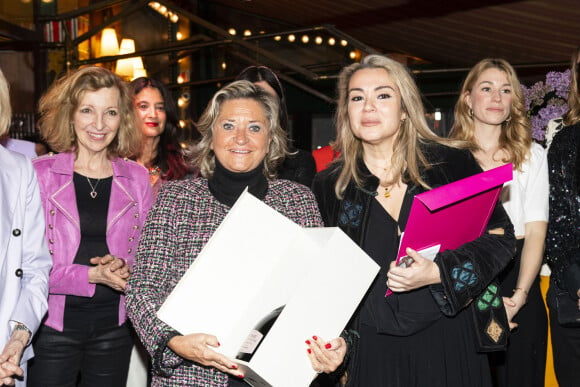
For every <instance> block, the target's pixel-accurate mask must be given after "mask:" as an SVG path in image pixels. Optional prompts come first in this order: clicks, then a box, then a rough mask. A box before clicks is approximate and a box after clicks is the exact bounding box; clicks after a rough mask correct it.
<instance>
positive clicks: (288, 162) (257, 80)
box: [236, 66, 316, 187]
mask: <svg viewBox="0 0 580 387" xmlns="http://www.w3.org/2000/svg"><path fill="white" fill-rule="evenodd" d="M240 79H242V80H246V81H250V82H252V83H253V84H255V85H256V86H258V87H259V88H261V89H262V90H264V91H266V92H267V93H269V94H270V95H273V96H275V97H278V102H279V106H280V111H279V112H278V117H279V120H280V126H281V127H282V129H284V130H285V131H286V133H288V130H290V126H289V125H290V123H289V122H288V111H287V109H286V96H285V95H284V89H283V88H282V84H281V83H280V79H278V77H277V76H276V74H275V73H274V71H272V70H271V69H270V68H268V67H266V66H250V67H246V68H245V69H244V70H242V72H241V73H240V74H238V76H237V77H236V80H240ZM288 150H289V155H288V156H286V159H285V160H284V162H283V163H282V164H281V165H280V166H279V167H278V171H277V173H278V178H279V179H286V180H292V181H295V182H297V183H300V184H303V185H305V186H307V187H310V185H311V184H312V179H313V178H314V175H315V174H316V163H315V161H314V157H312V154H311V153H310V152H306V151H304V150H302V149H296V148H294V147H293V146H292V144H291V142H290V141H289V142H288Z"/></svg>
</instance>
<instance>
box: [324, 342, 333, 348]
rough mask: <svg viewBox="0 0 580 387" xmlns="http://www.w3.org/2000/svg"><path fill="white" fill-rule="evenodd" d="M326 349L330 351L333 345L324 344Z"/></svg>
mask: <svg viewBox="0 0 580 387" xmlns="http://www.w3.org/2000/svg"><path fill="white" fill-rule="evenodd" d="M324 348H326V349H330V348H332V344H330V343H326V344H324Z"/></svg>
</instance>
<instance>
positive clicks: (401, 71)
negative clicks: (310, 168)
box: [332, 55, 444, 199]
mask: <svg viewBox="0 0 580 387" xmlns="http://www.w3.org/2000/svg"><path fill="white" fill-rule="evenodd" d="M363 69H383V70H385V71H386V72H387V73H388V74H389V76H390V77H391V79H392V81H393V82H394V84H395V86H396V88H397V92H398V93H399V94H400V96H401V105H402V106H401V107H402V110H403V111H404V112H405V113H406V116H407V118H406V119H405V120H404V121H402V122H401V127H400V129H399V133H398V135H397V137H396V139H395V142H394V145H393V156H392V159H391V165H392V169H393V176H392V181H390V182H388V183H391V184H392V183H395V182H397V181H399V179H403V181H404V182H405V183H413V184H416V185H421V186H423V187H425V188H430V187H429V186H428V184H427V183H426V182H425V181H424V180H423V179H422V178H421V170H422V169H427V168H429V167H430V165H429V163H428V161H427V159H426V158H425V155H424V154H423V152H422V151H421V147H420V143H425V142H431V141H435V142H444V140H443V139H441V138H440V137H438V136H437V135H436V134H435V133H433V132H432V131H431V129H430V128H429V126H428V125H427V121H426V120H425V110H424V108H423V101H422V100H421V93H420V92H419V89H418V87H417V85H416V84H415V81H414V80H413V78H412V76H411V74H410V73H409V71H408V70H407V68H406V67H405V66H404V65H402V64H401V63H399V62H397V61H395V60H393V59H390V58H388V57H386V56H382V55H369V56H367V57H365V58H364V59H363V60H362V61H361V62H360V63H353V64H351V65H350V66H348V67H345V68H344V69H343V70H342V71H341V73H340V76H339V80H338V101H337V110H336V117H335V118H336V125H337V132H338V133H337V137H336V141H335V142H334V143H333V144H332V146H333V147H334V149H335V150H336V151H338V152H340V157H339V160H341V161H342V162H343V163H344V168H343V169H342V170H341V171H340V175H339V176H338V180H337V182H336V185H335V187H334V191H335V194H336V196H337V197H338V198H340V199H342V198H343V194H344V191H345V189H346V187H347V185H348V184H349V182H350V181H354V182H355V183H356V184H357V185H358V186H359V187H362V184H363V180H362V176H361V172H360V171H359V170H358V168H357V160H359V159H361V158H362V157H363V146H362V141H361V140H360V139H358V138H357V137H355V135H354V134H353V132H352V129H351V123H350V118H349V115H348V103H349V84H350V80H351V78H352V76H353V75H354V74H355V73H356V72H357V71H360V70H363Z"/></svg>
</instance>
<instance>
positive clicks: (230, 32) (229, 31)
mask: <svg viewBox="0 0 580 387" xmlns="http://www.w3.org/2000/svg"><path fill="white" fill-rule="evenodd" d="M236 33H237V32H236V29H235V28H230V29H229V30H228V34H230V35H235V34H236Z"/></svg>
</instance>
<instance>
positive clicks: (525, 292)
mask: <svg viewBox="0 0 580 387" xmlns="http://www.w3.org/2000/svg"><path fill="white" fill-rule="evenodd" d="M516 290H521V291H522V292H524V294H525V295H526V297H527V296H528V291H527V290H526V289H524V288H514V289H513V292H514V293H515V292H516Z"/></svg>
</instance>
